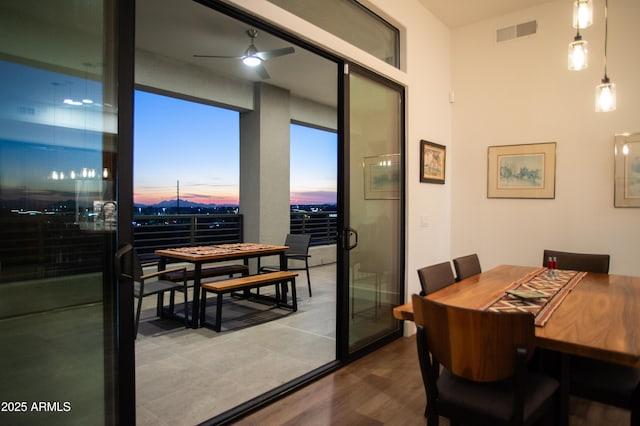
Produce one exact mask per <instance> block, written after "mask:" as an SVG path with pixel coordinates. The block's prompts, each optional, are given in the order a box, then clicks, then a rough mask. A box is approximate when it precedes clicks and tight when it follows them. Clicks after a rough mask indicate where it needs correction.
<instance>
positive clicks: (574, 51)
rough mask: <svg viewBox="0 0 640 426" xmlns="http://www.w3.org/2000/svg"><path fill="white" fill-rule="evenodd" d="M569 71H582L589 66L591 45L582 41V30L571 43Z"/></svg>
mask: <svg viewBox="0 0 640 426" xmlns="http://www.w3.org/2000/svg"><path fill="white" fill-rule="evenodd" d="M568 63H569V69H570V70H571V71H580V70H583V69H585V68H587V67H588V66H589V43H588V42H587V41H586V40H583V39H582V36H581V35H580V29H579V28H578V32H577V34H576V36H575V37H574V39H573V41H572V42H571V43H569V62H568Z"/></svg>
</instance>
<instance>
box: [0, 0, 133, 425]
mask: <svg viewBox="0 0 640 426" xmlns="http://www.w3.org/2000/svg"><path fill="white" fill-rule="evenodd" d="M114 3H115V2H111V1H107V0H105V1H99V0H97V1H90V2H77V1H65V0H51V1H46V2H42V1H30V0H20V1H3V2H2V4H1V5H0V75H1V76H2V78H0V92H1V93H2V97H1V99H0V240H1V241H2V244H0V401H2V407H1V410H0V424H5V425H9V424H10V425H34V424H47V425H89V424H91V425H101V424H116V423H119V422H120V421H122V422H124V423H126V419H125V417H120V410H121V408H122V406H121V405H120V404H119V403H118V402H117V398H118V397H117V395H118V392H117V391H116V387H117V386H118V385H119V384H120V383H121V381H120V379H119V377H118V373H116V371H126V366H125V365H124V364H122V363H119V361H118V360H117V352H116V351H117V350H123V349H124V347H125V346H119V345H117V344H116V343H115V339H116V337H115V336H116V335H117V334H118V333H117V330H116V328H115V327H116V324H119V325H120V327H121V329H120V330H119V331H120V332H124V334H125V335H126V329H127V328H131V327H130V324H129V323H128V322H126V321H124V322H118V321H117V318H116V316H117V314H116V312H117V309H116V304H115V299H116V288H115V284H114V283H113V282H114V280H113V275H112V273H111V271H112V260H111V259H112V256H113V254H114V252H115V245H116V242H115V240H116V232H117V228H118V226H117V215H118V213H117V211H118V200H117V198H116V197H117V191H116V188H115V182H116V176H117V173H118V169H117V167H116V160H117V154H118V148H117V146H116V145H117V133H118V119H117V113H118V111H117V96H116V94H115V93H114V88H115V87H116V85H115V84H114V77H115V75H116V72H115V60H114V59H113V58H114V53H115V52H114V51H113V50H112V49H111V48H110V46H113V45H114V41H115V39H116V37H117V36H116V34H115V29H116V28H117V25H118V24H117V19H116V18H115V15H114V14H112V12H113V11H115V10H117V9H116V8H115V7H114V6H115V4H114ZM125 312H126V310H125ZM120 335H122V333H120ZM119 369H122V370H119ZM129 379H130V380H133V377H129ZM125 393H126V392H125ZM128 395H129V396H130V399H131V401H132V399H133V395H132V393H131V392H129V393H128ZM120 396H124V395H120ZM125 405H126V404H125Z"/></svg>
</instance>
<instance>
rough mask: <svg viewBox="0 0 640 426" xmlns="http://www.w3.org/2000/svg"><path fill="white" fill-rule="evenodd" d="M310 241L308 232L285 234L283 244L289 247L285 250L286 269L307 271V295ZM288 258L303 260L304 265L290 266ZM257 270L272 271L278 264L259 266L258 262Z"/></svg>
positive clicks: (276, 269) (309, 282) (309, 281)
mask: <svg viewBox="0 0 640 426" xmlns="http://www.w3.org/2000/svg"><path fill="white" fill-rule="evenodd" d="M310 243H311V235H310V234H287V237H286V238H285V241H284V245H285V246H287V247H289V248H288V249H287V251H286V252H285V257H286V258H287V270H289V271H306V272H307V286H308V287H309V297H311V278H310V277H309V258H310V257H311V255H310V254H309V244H310ZM290 260H293V261H299V262H304V266H295V264H294V266H292V265H291V263H290V262H289V261H290ZM258 270H259V271H260V272H274V271H279V270H280V266H260V265H259V264H258Z"/></svg>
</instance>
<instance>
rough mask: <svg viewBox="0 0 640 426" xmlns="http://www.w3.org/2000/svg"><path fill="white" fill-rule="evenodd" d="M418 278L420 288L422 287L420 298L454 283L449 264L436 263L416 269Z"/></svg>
mask: <svg viewBox="0 0 640 426" xmlns="http://www.w3.org/2000/svg"><path fill="white" fill-rule="evenodd" d="M418 278H419V279H420V287H422V291H421V292H420V295H421V296H426V295H427V294H431V293H433V292H434V291H438V290H440V289H441V288H443V287H446V286H448V285H450V284H453V283H454V282H455V281H456V280H455V278H454V276H453V271H452V270H451V263H450V262H442V263H437V264H434V265H430V266H425V267H424V268H421V269H418Z"/></svg>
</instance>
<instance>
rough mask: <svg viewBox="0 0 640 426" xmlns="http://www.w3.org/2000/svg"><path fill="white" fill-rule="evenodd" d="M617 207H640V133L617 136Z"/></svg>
mask: <svg viewBox="0 0 640 426" xmlns="http://www.w3.org/2000/svg"><path fill="white" fill-rule="evenodd" d="M614 152H615V179H614V203H613V205H614V206H615V207H640V133H634V134H623V135H616V136H615V150H614Z"/></svg>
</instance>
